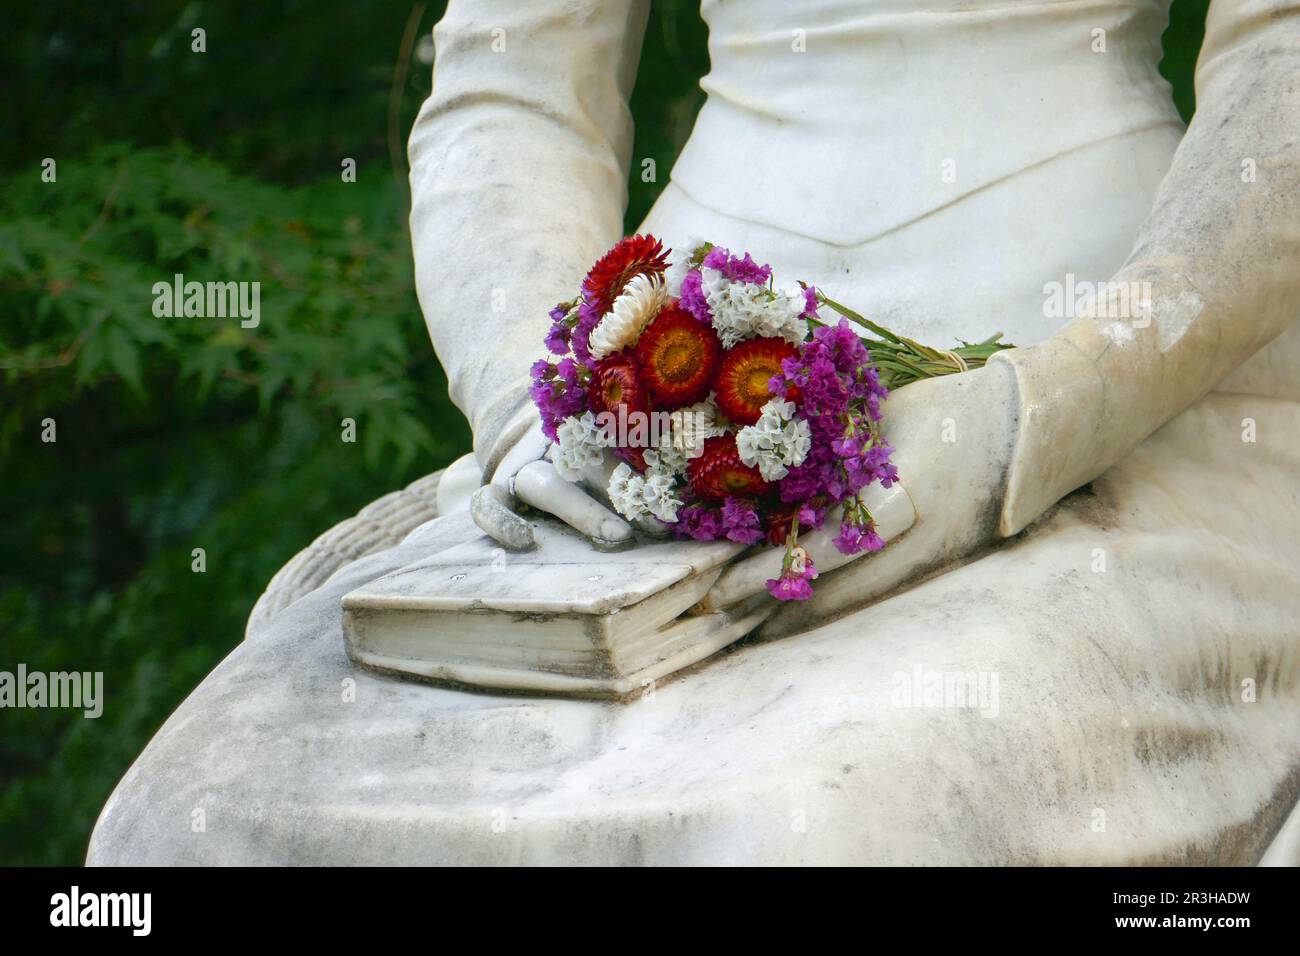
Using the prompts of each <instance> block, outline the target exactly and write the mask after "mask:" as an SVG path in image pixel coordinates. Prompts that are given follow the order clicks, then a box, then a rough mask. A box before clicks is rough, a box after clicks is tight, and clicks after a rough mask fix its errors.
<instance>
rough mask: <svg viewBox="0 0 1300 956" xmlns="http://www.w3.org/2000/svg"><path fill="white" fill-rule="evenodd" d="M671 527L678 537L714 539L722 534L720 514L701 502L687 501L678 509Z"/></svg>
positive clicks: (703, 539) (702, 539) (697, 539)
mask: <svg viewBox="0 0 1300 956" xmlns="http://www.w3.org/2000/svg"><path fill="white" fill-rule="evenodd" d="M671 527H672V529H673V533H674V534H675V535H677V537H678V538H694V539H695V540H696V541H716V540H717V539H718V538H721V537H722V535H723V522H722V514H721V513H720V512H719V511H718V509H717V508H711V507H709V506H708V505H706V504H703V503H701V502H687V503H686V504H685V505H684V506H683V507H682V508H679V509H678V511H677V521H676V523H675V524H673V525H671Z"/></svg>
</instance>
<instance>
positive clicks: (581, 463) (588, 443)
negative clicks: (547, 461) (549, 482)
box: [552, 411, 608, 481]
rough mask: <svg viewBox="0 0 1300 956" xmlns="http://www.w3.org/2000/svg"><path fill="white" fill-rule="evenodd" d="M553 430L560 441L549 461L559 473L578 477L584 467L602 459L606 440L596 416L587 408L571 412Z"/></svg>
mask: <svg viewBox="0 0 1300 956" xmlns="http://www.w3.org/2000/svg"><path fill="white" fill-rule="evenodd" d="M555 433H556V437H557V438H558V439H559V441H558V442H557V443H556V450H555V453H554V454H553V455H552V463H553V464H554V465H555V470H556V471H558V472H559V473H560V475H561V477H563V478H566V479H568V480H569V481H578V480H580V479H581V478H582V473H583V471H584V469H586V468H590V467H592V466H593V465H599V464H601V463H603V462H604V460H605V446H606V445H607V444H608V441H607V440H606V438H605V432H604V430H603V429H601V428H599V427H597V425H596V416H595V415H594V414H592V413H591V412H590V411H585V412H583V413H582V414H581V415H570V416H569V417H568V418H566V419H565V420H564V421H562V422H561V423H560V426H559V427H558V428H557V429H556V430H555Z"/></svg>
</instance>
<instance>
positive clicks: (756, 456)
mask: <svg viewBox="0 0 1300 956" xmlns="http://www.w3.org/2000/svg"><path fill="white" fill-rule="evenodd" d="M811 449H812V429H811V428H810V427H809V426H808V423H807V422H806V421H804V420H803V419H796V418H795V417H794V403H793V402H787V401H784V400H783V399H780V398H773V399H771V400H770V401H768V402H767V404H765V405H764V406H763V410H762V412H761V413H760V415H759V418H758V421H756V422H755V423H754V424H752V425H747V426H746V427H744V428H742V429H741V430H740V431H739V432H737V433H736V452H737V454H739V455H740V460H741V461H743V462H744V463H745V464H746V465H749V466H750V467H757V468H758V473H759V474H760V475H762V476H763V480H764V481H780V480H781V479H782V478H784V477H785V476H786V475H787V474H789V473H790V469H791V468H793V467H795V466H797V465H802V464H803V463H804V460H805V459H806V458H807V457H808V452H809V451H810V450H811Z"/></svg>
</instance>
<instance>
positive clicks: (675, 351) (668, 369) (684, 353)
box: [636, 300, 722, 411]
mask: <svg viewBox="0 0 1300 956" xmlns="http://www.w3.org/2000/svg"><path fill="white" fill-rule="evenodd" d="M636 357H637V359H638V360H639V361H640V363H641V375H642V378H643V379H644V380H645V383H646V385H647V386H648V387H649V388H650V392H651V394H652V395H654V397H655V400H656V403H657V405H658V407H660V408H663V409H665V410H669V411H671V410H672V409H674V408H681V407H682V406H683V405H692V404H694V403H695V402H698V401H700V400H701V399H702V398H704V397H705V396H706V395H708V394H709V386H710V384H711V383H712V380H713V375H714V373H715V372H716V371H717V370H718V363H719V362H720V361H721V360H722V343H721V342H719V341H718V335H717V333H716V332H714V331H713V329H712V328H711V327H709V326H707V325H705V324H703V323H702V322H700V320H699V319H697V318H695V316H693V315H691V313H689V312H687V311H686V310H685V309H683V308H682V307H681V306H680V305H678V304H677V301H676V300H673V301H672V302H670V303H669V304H668V305H666V306H664V308H662V309H660V310H659V314H658V315H657V316H655V318H654V320H653V321H652V322H651V323H650V324H649V325H648V326H646V329H645V331H644V332H642V333H641V338H640V339H639V340H638V341H637V344H636Z"/></svg>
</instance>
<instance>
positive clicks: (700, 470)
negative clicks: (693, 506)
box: [686, 433, 770, 501]
mask: <svg viewBox="0 0 1300 956" xmlns="http://www.w3.org/2000/svg"><path fill="white" fill-rule="evenodd" d="M686 475H687V477H688V478H689V479H690V481H691V487H692V488H694V489H695V491H696V493H697V494H699V495H701V496H702V497H705V498H712V499H714V500H717V501H721V500H722V499H723V498H730V497H735V498H757V497H758V496H759V495H763V494H766V493H767V491H768V490H769V488H770V486H769V485H768V483H767V482H766V481H764V480H763V476H762V475H760V474H759V472H758V469H757V468H754V467H753V466H751V465H746V464H745V463H744V462H743V461H741V460H740V453H739V452H738V451H736V436H735V435H732V434H730V433H728V434H726V435H718V436H716V437H714V438H710V439H707V440H706V441H705V442H704V450H703V452H702V453H701V454H700V455H699V456H698V457H696V458H692V459H691V460H690V461H689V462H688V463H687V465H686Z"/></svg>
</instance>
